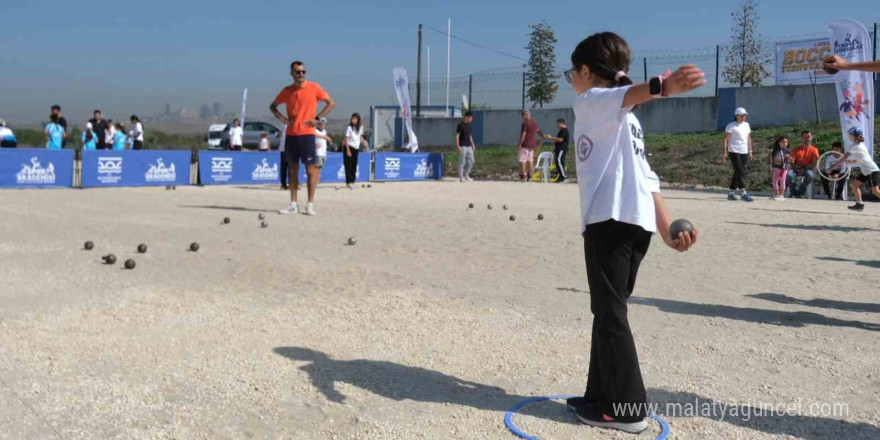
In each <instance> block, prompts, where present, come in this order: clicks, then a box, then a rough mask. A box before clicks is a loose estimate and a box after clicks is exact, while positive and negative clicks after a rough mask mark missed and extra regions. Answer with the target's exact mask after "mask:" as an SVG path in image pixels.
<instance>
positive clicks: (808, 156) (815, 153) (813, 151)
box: [791, 145, 819, 167]
mask: <svg viewBox="0 0 880 440" xmlns="http://www.w3.org/2000/svg"><path fill="white" fill-rule="evenodd" d="M791 157H792V158H794V164H795V165H797V166H799V167H808V166H810V164H811V163H813V160H819V149H818V148H816V147H814V146H812V145H808V146H806V147H804V146H803V145H801V146H798V147H795V149H794V150H791Z"/></svg>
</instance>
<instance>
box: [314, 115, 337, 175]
mask: <svg viewBox="0 0 880 440" xmlns="http://www.w3.org/2000/svg"><path fill="white" fill-rule="evenodd" d="M326 125H327V118H321V119H319V120H318V125H316V126H315V155H316V156H317V157H318V160H317V162H316V163H315V165H317V166H318V168H324V163H325V162H327V144H332V143H333V138H331V137H330V136H328V135H327V127H326ZM320 176H321V174H320V173H318V177H320ZM319 181H320V179H319Z"/></svg>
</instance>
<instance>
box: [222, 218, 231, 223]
mask: <svg viewBox="0 0 880 440" xmlns="http://www.w3.org/2000/svg"><path fill="white" fill-rule="evenodd" d="M231 221H232V220H231V219H230V218H229V217H223V223H225V224H228V223H229V222H231Z"/></svg>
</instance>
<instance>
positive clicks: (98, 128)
mask: <svg viewBox="0 0 880 440" xmlns="http://www.w3.org/2000/svg"><path fill="white" fill-rule="evenodd" d="M93 116H94V117H93V118H92V119H89V122H90V123H91V124H92V130H94V132H95V133H97V134H99V135H100V136H98V138H97V139H96V142H95V146H96V148H97V149H99V150H104V149H107V148H108V145H107V142H106V138H105V136H106V135H105V133H106V132H107V121H105V120H104V118H103V115H102V114H101V110H95V112H94V113H93Z"/></svg>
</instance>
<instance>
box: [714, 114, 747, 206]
mask: <svg viewBox="0 0 880 440" xmlns="http://www.w3.org/2000/svg"><path fill="white" fill-rule="evenodd" d="M733 115H734V119H735V120H734V121H733V122H731V123H730V124H727V127H726V128H725V129H724V150H723V152H722V153H721V160H722V161H725V162H726V161H727V158H728V157H730V164H731V165H733V177H731V179H730V192H729V193H727V200H736V194H734V193H735V192H736V191H737V190H740V197H742V199H743V200H744V201H746V202H751V201H752V200H753V199H752V196H750V195H749V193H748V192H747V191H746V181H745V178H746V164H748V162H749V160H751V159H753V158H754V156H755V154H754V148H753V146H752V127H751V126H750V125H749V123H748V122H746V118H748V116H749V113H748V112H747V111H746V109H744V108H742V107H739V108H737V109H736V110H735V111H734V113H733Z"/></svg>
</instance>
